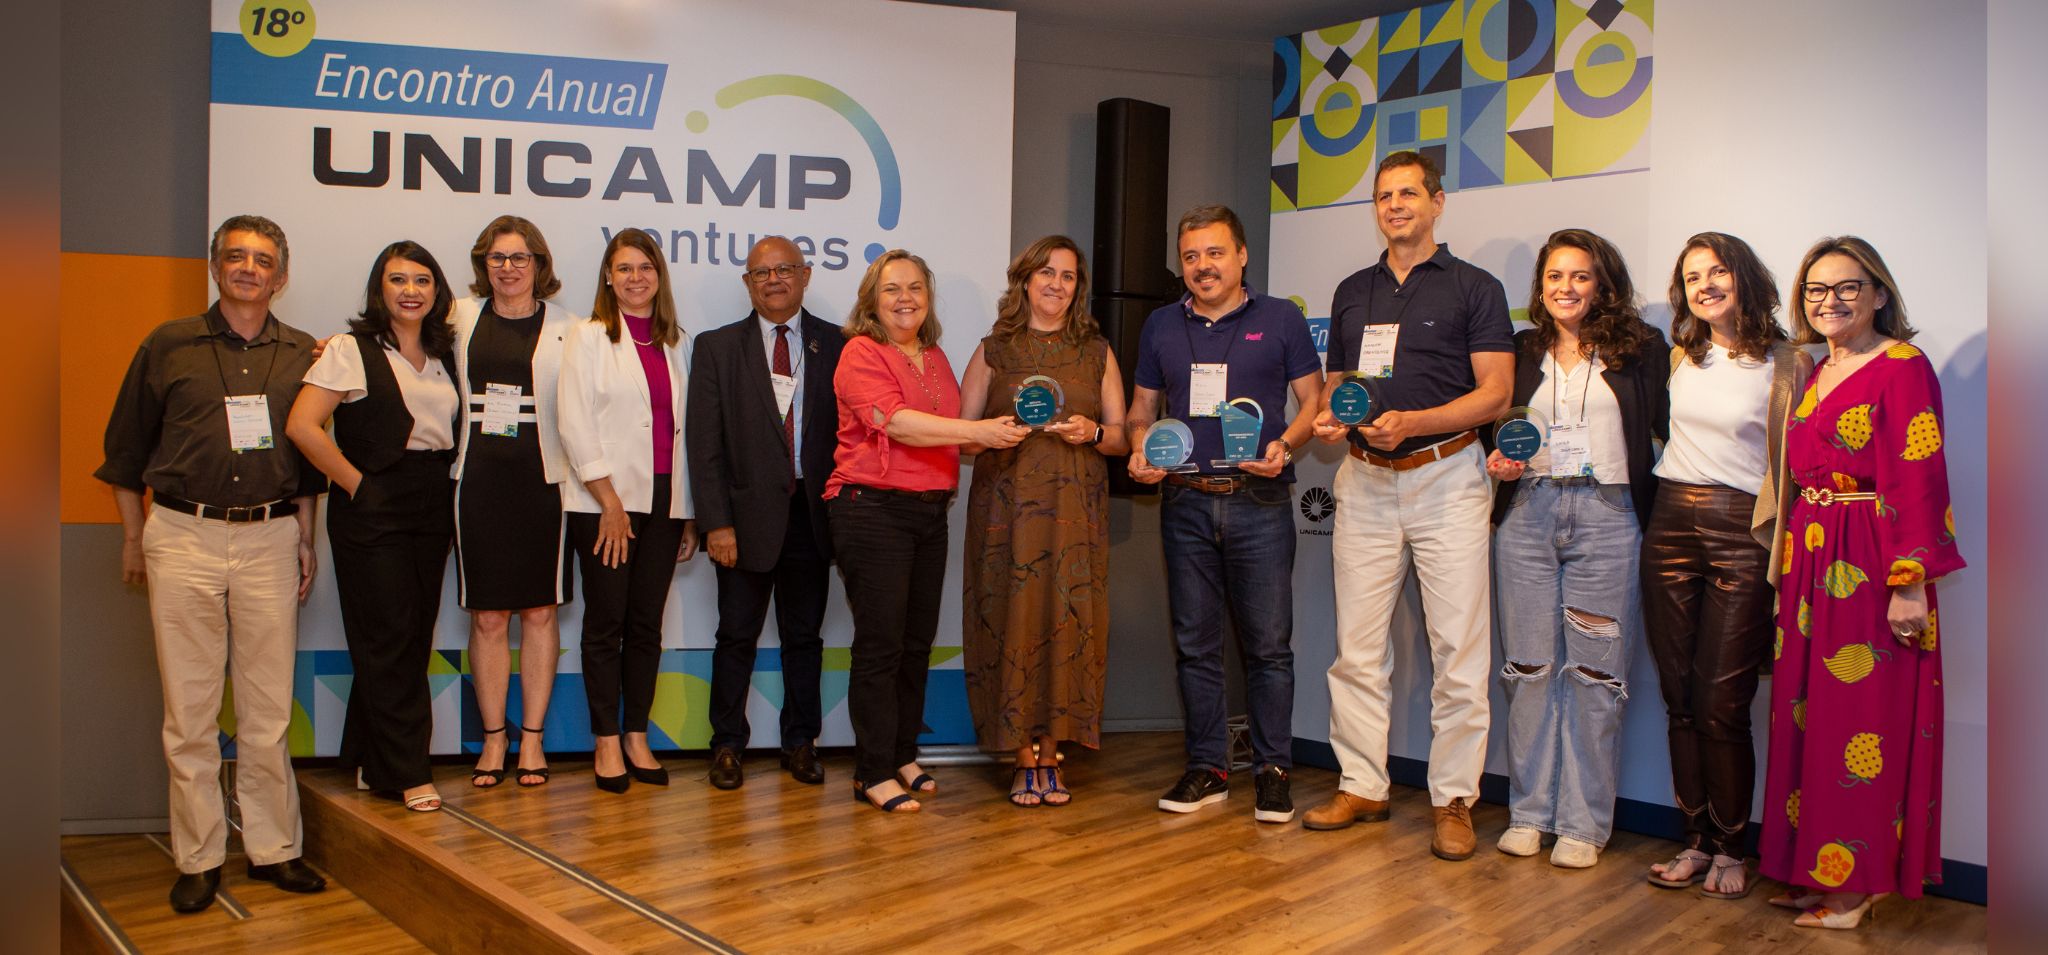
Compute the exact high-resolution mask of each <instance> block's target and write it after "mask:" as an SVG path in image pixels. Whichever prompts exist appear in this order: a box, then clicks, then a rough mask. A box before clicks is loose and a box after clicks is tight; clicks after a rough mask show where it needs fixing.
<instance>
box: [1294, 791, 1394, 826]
mask: <svg viewBox="0 0 2048 955" xmlns="http://www.w3.org/2000/svg"><path fill="white" fill-rule="evenodd" d="M1387 815H1388V813H1387V801H1386V800H1384V799H1367V798H1365V797H1364V796H1353V795H1352V794H1350V793H1347V792H1345V791H1344V790H1342V789H1339V790H1337V795H1335V796H1331V797H1330V801H1329V802H1326V803H1323V804H1322V805H1320V806H1317V807H1315V808H1314V809H1311V810H1309V811H1308V812H1305V813H1303V814H1302V816H1301V827H1302V828H1303V829H1343V828H1346V827H1348V826H1350V825H1351V824H1352V823H1354V822H1385V821H1387Z"/></svg>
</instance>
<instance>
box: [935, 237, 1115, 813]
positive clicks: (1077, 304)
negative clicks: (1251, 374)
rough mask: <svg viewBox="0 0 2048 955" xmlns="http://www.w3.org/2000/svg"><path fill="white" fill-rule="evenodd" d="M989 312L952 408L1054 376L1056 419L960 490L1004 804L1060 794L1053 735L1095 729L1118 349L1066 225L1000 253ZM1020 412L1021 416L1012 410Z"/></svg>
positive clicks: (970, 659) (979, 707)
mask: <svg viewBox="0 0 2048 955" xmlns="http://www.w3.org/2000/svg"><path fill="white" fill-rule="evenodd" d="M1009 283H1010V284H1009V289H1008V290H1007V291H1005V292H1004V293H1003V297H1002V298H1001V299H1000V300H999V301H998V302H997V303H996V312H997V314H996V323H995V327H994V328H992V329H991V330H990V332H989V336H988V337H987V338H985V339H982V342H981V347H980V348H978V349H976V350H975V352H974V358H973V359H972V360H971V361H969V362H968V365H967V371H966V374H965V375H964V376H962V380H961V387H960V398H961V402H960V404H961V408H960V411H961V414H960V416H961V417H962V418H965V419H968V420H974V419H978V418H981V417H983V416H985V415H990V414H1009V413H1011V412H1012V410H1013V407H1012V406H1013V404H1014V402H1015V395H1016V391H1017V388H1018V387H1019V386H1020V385H1022V384H1023V382H1024V380H1025V379H1027V378H1030V377H1032V376H1035V375H1044V376H1047V377H1050V378H1052V379H1054V380H1056V381H1057V382H1058V383H1059V390H1060V392H1061V397H1062V399H1063V400H1062V403H1061V406H1060V409H1059V412H1058V415H1057V416H1056V418H1055V419H1054V421H1053V423H1051V424H1048V425H1046V426H1045V427H1044V429H1043V430H1042V431H1040V432H1038V433H1034V434H1032V435H1031V436H1030V437H1027V438H1025V439H1024V441H1023V443H1021V444H1018V445H1017V446H1016V447H1013V448H1007V449H1003V450H985V451H982V452H981V453H980V454H979V455H977V456H976V458H975V463H974V484H973V487H972V489H971V490H970V491H969V492H968V497H967V515H968V516H967V546H966V551H965V553H966V567H965V574H964V577H965V591H966V594H965V596H966V599H965V601H964V604H965V615H966V621H965V624H964V626H963V627H962V643H963V644H964V649H965V654H966V660H965V665H966V670H967V701H968V704H969V707H970V708H971V709H972V710H973V712H974V728H975V734H976V735H977V736H978V737H979V739H980V743H981V747H982V748H983V749H987V750H994V751H1000V750H1014V751H1015V752H1016V756H1017V768H1016V772H1015V774H1014V776H1013V777H1012V781H1011V789H1010V801H1011V802H1012V803H1015V804H1016V805H1018V806H1027V807H1028V806H1040V805H1045V806H1063V805H1066V803H1067V802H1068V800H1069V799H1071V798H1072V794H1071V793H1069V792H1068V791H1067V789H1066V787H1065V786H1064V785H1063V784H1062V782H1061V780H1060V770H1059V760H1060V753H1059V745H1060V742H1061V741H1062V740H1066V741H1071V742H1074V743H1078V744H1080V745H1082V746H1087V747H1089V748H1091V749H1093V748H1095V747H1096V746H1097V745H1099V744H1100V742H1101V736H1102V677H1103V670H1104V667H1105V661H1106V648H1107V644H1106V641H1107V640H1108V638H1109V603H1108V599H1107V595H1106V594H1105V592H1104V590H1105V581H1106V580H1107V578H1108V574H1109V479H1108V471H1107V468H1106V467H1105V466H1104V464H1103V460H1102V459H1103V456H1104V455H1119V454H1126V453H1129V450H1130V449H1129V446H1128V445H1129V442H1128V441H1127V440H1126V438H1125V436H1124V430H1123V419H1124V385H1123V377H1122V376H1121V375H1120V374H1118V372H1117V364H1116V357H1115V356H1114V355H1112V354H1110V350H1109V343H1108V342H1107V341H1105V340H1104V339H1103V338H1102V335H1101V333H1100V331H1099V330H1098V328H1097V326H1096V324H1095V319H1094V317H1093V316H1091V315H1089V314H1088V267H1087V265H1086V263H1084V262H1083V261H1082V258H1081V250H1080V248H1079V247H1078V246H1076V245H1075V244H1074V241H1073V240H1072V239H1069V238H1067V237H1066V236H1047V237H1045V238H1043V239H1040V240H1038V241H1037V242H1033V243H1032V244H1031V246H1030V247H1029V248H1027V249H1025V250H1024V251H1023V253H1021V254H1019V255H1018V256H1017V258H1016V260H1015V261H1013V262H1011V263H1010V268H1009ZM1020 423H1021V418H1020Z"/></svg>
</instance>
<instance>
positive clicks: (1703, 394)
mask: <svg viewBox="0 0 2048 955" xmlns="http://www.w3.org/2000/svg"><path fill="white" fill-rule="evenodd" d="M1772 370H1773V369H1772V368H1771V357H1770V355H1769V354H1768V353H1766V354H1765V355H1764V358H1763V360H1762V361H1757V360H1755V359H1750V358H1737V357H1735V355H1734V353H1733V352H1731V351H1729V350H1728V349H1726V348H1723V347H1721V346H1719V345H1714V344H1709V345H1708V346H1707V357H1706V359H1705V361H1704V362H1702V363H1701V364H1698V365H1695V364H1693V363H1692V361H1691V360H1690V359H1686V358H1681V359H1679V362H1678V367H1677V368H1674V369H1672V371H1671V442H1670V443H1669V444H1667V445H1665V447H1664V459H1663V460H1661V461H1659V462H1657V469H1656V470H1657V476H1658V477H1660V478H1663V479H1665V480H1667V481H1679V482H1682V483H1685V484H1718V485H1721V486H1723V487H1732V488H1734V489H1736V490H1738V491H1742V492H1744V493H1746V494H1756V493H1758V492H1760V491H1762V490H1763V486H1764V471H1765V470H1766V469H1768V468H1769V467H1770V448H1769V446H1768V445H1769V443H1770V422H1769V418H1770V414H1771V373H1772Z"/></svg>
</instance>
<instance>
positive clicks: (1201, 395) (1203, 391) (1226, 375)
mask: <svg viewBox="0 0 2048 955" xmlns="http://www.w3.org/2000/svg"><path fill="white" fill-rule="evenodd" d="M1229 384H1230V366H1229V365H1226V364H1224V363H1222V362H1220V361H1198V362H1195V363H1193V364H1191V365H1189V366H1188V417H1190V418H1214V417H1216V416H1217V415H1219V414H1222V413H1223V412H1222V406H1223V402H1224V401H1226V400H1228V399H1229V395H1230V391H1229Z"/></svg>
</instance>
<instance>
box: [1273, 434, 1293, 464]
mask: <svg viewBox="0 0 2048 955" xmlns="http://www.w3.org/2000/svg"><path fill="white" fill-rule="evenodd" d="M1275 440H1277V441H1279V442H1280V446H1281V447H1283V448H1286V449H1287V450H1286V451H1285V452H1282V457H1283V459H1284V460H1285V461H1286V462H1287V463H1288V464H1293V463H1294V445H1291V444H1288V443H1287V439H1286V438H1276V439H1275Z"/></svg>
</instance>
